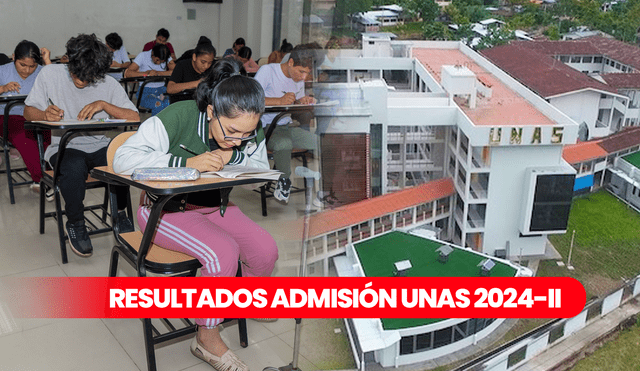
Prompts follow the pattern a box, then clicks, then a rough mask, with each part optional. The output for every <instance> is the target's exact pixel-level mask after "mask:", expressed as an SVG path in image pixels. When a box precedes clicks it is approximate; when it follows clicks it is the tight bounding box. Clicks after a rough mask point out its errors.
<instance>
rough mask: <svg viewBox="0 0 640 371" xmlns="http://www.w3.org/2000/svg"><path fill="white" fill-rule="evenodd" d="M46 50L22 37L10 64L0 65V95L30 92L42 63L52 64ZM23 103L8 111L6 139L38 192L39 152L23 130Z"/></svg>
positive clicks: (1, 110)
mask: <svg viewBox="0 0 640 371" xmlns="http://www.w3.org/2000/svg"><path fill="white" fill-rule="evenodd" d="M49 54H50V53H49V50H47V49H46V48H42V49H40V48H38V46H37V45H36V44H34V43H32V42H31V41H27V40H23V41H21V42H20V43H19V44H18V46H16V49H15V51H14V52H13V58H14V62H13V63H7V64H4V65H2V66H0V95H3V96H5V95H26V94H29V92H30V91H31V88H32V87H33V83H34V81H35V80H36V76H38V73H40V70H41V69H42V66H41V64H51V60H50V59H49ZM4 107H5V106H4V104H2V105H0V133H2V125H3V123H4V115H3V114H4ZM23 113H24V106H23V105H17V106H13V108H11V111H10V112H9V138H4V139H7V140H9V142H11V143H12V144H13V145H14V146H15V147H16V149H17V150H18V152H20V155H21V156H22V159H23V160H24V163H25V165H26V166H27V170H28V171H29V174H31V179H33V184H32V185H31V189H32V190H33V191H34V192H38V193H39V192H40V178H41V177H42V170H41V168H40V155H39V153H38V142H37V141H36V137H35V135H34V134H33V133H32V132H30V131H29V132H27V131H26V130H24V121H25V120H24V117H22V115H23ZM50 142H51V136H50V135H47V136H46V143H45V146H48V145H49V143H50Z"/></svg>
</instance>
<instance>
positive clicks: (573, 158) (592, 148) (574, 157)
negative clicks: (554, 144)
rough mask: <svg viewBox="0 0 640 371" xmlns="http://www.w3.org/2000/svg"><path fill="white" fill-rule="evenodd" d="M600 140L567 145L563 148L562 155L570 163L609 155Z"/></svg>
mask: <svg viewBox="0 0 640 371" xmlns="http://www.w3.org/2000/svg"><path fill="white" fill-rule="evenodd" d="M599 142H600V141H599V140H596V141H589V142H581V143H577V144H570V145H568V146H565V147H564V149H563V150H562V157H563V158H564V159H565V161H567V162H568V163H570V164H579V163H581V162H584V161H588V160H593V159H596V158H599V157H604V156H606V155H608V153H607V151H605V150H604V148H602V147H600V144H599Z"/></svg>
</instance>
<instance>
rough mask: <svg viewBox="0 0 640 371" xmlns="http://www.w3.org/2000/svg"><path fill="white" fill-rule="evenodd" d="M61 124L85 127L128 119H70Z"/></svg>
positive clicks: (62, 121)
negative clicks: (86, 125)
mask: <svg viewBox="0 0 640 371" xmlns="http://www.w3.org/2000/svg"><path fill="white" fill-rule="evenodd" d="M34 122H39V123H49V122H51V121H42V120H40V121H34ZM57 122H58V123H59V124H61V125H62V124H64V125H85V124H96V123H98V122H127V119H96V120H84V121H80V120H69V119H64V120H60V121H57Z"/></svg>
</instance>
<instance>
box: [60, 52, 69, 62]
mask: <svg viewBox="0 0 640 371" xmlns="http://www.w3.org/2000/svg"><path fill="white" fill-rule="evenodd" d="M60 63H69V57H68V56H67V55H66V54H65V55H63V56H62V58H60Z"/></svg>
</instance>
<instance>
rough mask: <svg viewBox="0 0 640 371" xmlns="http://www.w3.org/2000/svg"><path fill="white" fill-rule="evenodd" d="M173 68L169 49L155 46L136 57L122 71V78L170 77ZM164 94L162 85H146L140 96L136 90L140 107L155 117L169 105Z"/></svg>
mask: <svg viewBox="0 0 640 371" xmlns="http://www.w3.org/2000/svg"><path fill="white" fill-rule="evenodd" d="M175 66H176V64H175V63H174V62H173V59H172V58H171V52H170V51H169V48H168V47H167V46H166V45H164V44H156V45H155V46H154V47H153V49H151V50H149V51H146V52H141V53H140V54H138V55H137V56H136V58H135V59H134V60H133V62H131V65H130V66H129V67H128V68H127V70H126V71H124V77H139V76H143V77H147V76H171V73H172V72H173V68H174V67H175ZM166 93H167V88H166V87H165V84H164V83H162V82H152V83H148V84H147V85H146V86H145V89H144V93H143V95H142V96H140V91H139V90H138V99H140V107H144V108H149V109H151V114H153V115H156V114H157V113H158V112H160V111H162V110H163V109H164V108H165V107H167V106H168V105H169V96H168V95H167V94H166Z"/></svg>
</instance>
